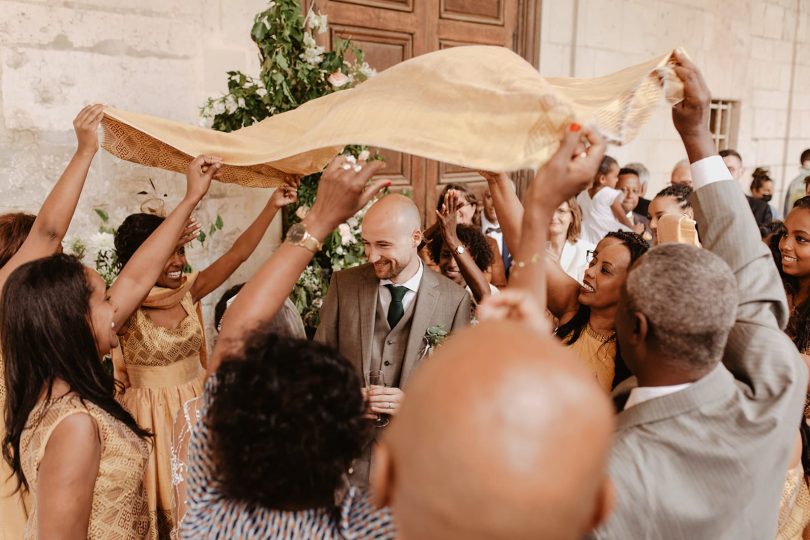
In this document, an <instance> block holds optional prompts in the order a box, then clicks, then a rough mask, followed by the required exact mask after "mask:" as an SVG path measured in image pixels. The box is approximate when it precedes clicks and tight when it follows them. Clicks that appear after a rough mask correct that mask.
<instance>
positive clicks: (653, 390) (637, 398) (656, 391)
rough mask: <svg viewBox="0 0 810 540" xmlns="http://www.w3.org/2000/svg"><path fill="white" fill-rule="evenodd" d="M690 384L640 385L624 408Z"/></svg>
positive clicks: (631, 392)
mask: <svg viewBox="0 0 810 540" xmlns="http://www.w3.org/2000/svg"><path fill="white" fill-rule="evenodd" d="M692 181H693V182H694V181H695V178H694V177H692ZM690 386H692V383H684V384H673V385H671V386H639V387H637V388H633V389H632V390H630V395H629V396H628V397H627V403H625V404H624V408H625V410H627V409H629V408H630V407H632V406H634V405H638V404H639V403H644V402H645V401H649V400H651V399H655V398H659V397H662V396H666V395H669V394H674V393H675V392H680V391H681V390H686V389H687V388H689V387H690Z"/></svg>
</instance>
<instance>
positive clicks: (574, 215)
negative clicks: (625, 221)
mask: <svg viewBox="0 0 810 540" xmlns="http://www.w3.org/2000/svg"><path fill="white" fill-rule="evenodd" d="M581 229H582V211H581V210H580V209H579V205H578V204H577V201H576V199H573V198H572V199H568V201H566V202H564V203H562V204H561V205H560V206H559V207H558V208H557V210H555V211H554V217H553V218H551V225H550V226H549V228H548V251H549V254H550V255H551V256H552V257H553V258H554V259H555V260H556V261H558V262H559V263H560V266H562V269H563V270H565V273H566V274H568V275H569V276H571V277H572V278H574V279H575V280H577V281H578V282H580V283H582V278H583V277H584V275H585V268H587V266H588V252H589V251H593V249H594V246H595V244H592V243H590V242H587V241H585V240H583V239H581V238H580V231H581Z"/></svg>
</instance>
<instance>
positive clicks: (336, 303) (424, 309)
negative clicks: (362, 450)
mask: <svg viewBox="0 0 810 540" xmlns="http://www.w3.org/2000/svg"><path fill="white" fill-rule="evenodd" d="M420 226H421V218H420V216H419V211H418V209H417V208H416V205H414V203H413V201H411V200H410V199H409V198H407V197H404V196H402V195H388V196H386V197H383V198H382V199H380V200H379V201H378V202H377V203H376V204H374V206H372V207H371V208H370V209H369V211H368V212H367V213H366V216H365V218H364V219H363V230H362V237H363V244H364V246H365V251H366V256H367V257H368V260H369V262H368V264H365V265H362V266H359V267H356V268H351V269H349V270H343V271H341V272H335V273H334V274H333V276H332V281H331V283H330V284H329V291H328V292H327V295H326V298H325V299H324V303H323V307H322V308H321V324H320V326H318V331H317V333H316V334H315V339H316V340H318V341H320V342H321V343H325V344H327V345H331V346H332V347H334V348H336V349H337V350H338V351H339V352H340V353H341V354H342V355H343V356H345V357H346V358H347V359H349V360H350V361H351V362H353V363H354V365H355V367H356V368H357V373H358V374H359V375H360V376H361V377H363V378H365V377H366V375H367V374H368V373H369V371H372V370H375V371H376V370H381V371H382V372H383V374H384V376H385V383H386V386H387V388H374V389H372V390H370V391H369V406H370V409H369V412H370V413H371V414H373V415H377V414H384V415H395V414H396V413H397V409H398V408H399V405H400V403H401V402H402V397H403V395H404V394H403V390H402V389H403V388H404V387H405V385H406V384H407V382H408V378H409V377H410V375H411V372H412V371H413V369H414V368H415V367H416V366H417V365H418V364H419V361H420V360H421V358H422V354H423V351H424V347H425V333H426V332H427V330H428V329H429V328H434V327H441V328H442V329H443V330H445V331H447V332H450V331H453V330H456V329H458V328H460V327H463V326H466V325H467V324H469V322H470V315H471V305H470V303H471V302H470V297H469V295H468V294H467V291H465V290H464V289H463V288H461V287H459V286H458V285H456V284H455V283H453V282H452V281H451V280H449V279H447V278H445V277H444V276H442V275H440V274H437V273H436V272H434V271H432V270H430V269H429V268H427V267H425V265H423V264H422V261H421V259H420V258H419V255H418V254H417V247H418V246H419V243H420V242H421V240H422V232H421V228H420ZM369 456H370V450H369V452H367V453H366V454H365V455H364V457H363V458H361V459H360V460H358V462H356V463H355V466H354V468H353V473H352V482H354V483H356V484H359V485H363V484H365V483H367V482H368V468H369V462H370V458H369Z"/></svg>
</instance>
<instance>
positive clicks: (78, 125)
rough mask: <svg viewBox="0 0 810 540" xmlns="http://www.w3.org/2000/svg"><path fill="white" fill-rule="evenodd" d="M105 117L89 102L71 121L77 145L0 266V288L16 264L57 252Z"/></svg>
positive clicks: (100, 109) (15, 267) (76, 202)
mask: <svg viewBox="0 0 810 540" xmlns="http://www.w3.org/2000/svg"><path fill="white" fill-rule="evenodd" d="M103 116H104V105H88V106H87V107H85V108H84V109H82V110H81V112H79V114H78V115H77V116H76V119H75V120H73V129H74V130H75V131H76V139H77V140H78V146H77V147H76V152H75V153H74V154H73V157H72V158H71V159H70V162H69V163H68V165H67V167H66V168H65V172H63V173H62V176H61V177H60V178H59V180H58V181H57V182H56V185H55V186H54V187H53V189H52V190H51V192H50V193H49V194H48V197H47V198H46V199H45V202H44V203H42V207H41V208H40V209H39V213H38V214H37V218H36V220H35V221H34V225H33V226H32V227H31V232H30V233H29V234H28V237H27V238H26V239H25V242H23V244H22V246H20V249H19V251H17V253H16V254H15V255H14V256H13V257H11V259H10V260H9V261H8V263H6V265H5V266H4V267H3V268H0V289H2V287H3V285H5V282H6V279H7V278H8V276H9V275H10V274H11V272H13V271H14V270H15V269H17V268H18V267H19V266H21V265H23V264H25V263H27V262H28V261H33V260H34V259H39V258H41V257H47V256H48V255H52V254H54V253H56V252H58V251H59V249H60V248H61V246H62V239H63V238H64V237H65V234H66V233H67V230H68V227H70V221H71V220H72V219H73V213H74V212H75V211H76V205H77V204H79V196H80V195H81V193H82V189H83V188H84V181H85V180H86V179H87V172H88V171H89V170H90V163H92V161H93V157H94V156H95V155H96V152H97V151H98V125H99V122H101V118H102V117H103Z"/></svg>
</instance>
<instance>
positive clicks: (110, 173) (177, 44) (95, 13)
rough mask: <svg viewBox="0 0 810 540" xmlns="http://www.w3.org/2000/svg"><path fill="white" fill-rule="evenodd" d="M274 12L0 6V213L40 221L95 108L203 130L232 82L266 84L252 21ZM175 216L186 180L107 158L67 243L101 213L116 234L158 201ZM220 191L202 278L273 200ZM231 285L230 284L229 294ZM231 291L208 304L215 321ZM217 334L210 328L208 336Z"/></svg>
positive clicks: (217, 1)
mask: <svg viewBox="0 0 810 540" xmlns="http://www.w3.org/2000/svg"><path fill="white" fill-rule="evenodd" d="M265 5H266V2H265V1H264V0H238V1H229V0H138V1H137V2H120V1H119V0H78V1H55V0H51V1H47V0H28V1H20V2H13V1H6V0H0V190H1V191H0V193H1V194H2V195H1V196H0V213H3V212H8V211H12V210H26V211H30V212H36V211H37V210H38V208H39V205H40V204H41V202H42V200H43V199H44V197H45V195H46V194H47V193H48V191H49V190H50V188H51V186H52V185H53V183H54V182H55V181H56V179H57V178H58V177H59V175H60V174H61V172H62V170H63V168H64V166H65V165H66V163H67V161H68V160H69V158H70V156H71V154H72V152H73V150H74V149H75V136H74V134H73V130H72V125H71V122H72V120H73V118H74V116H75V115H76V113H77V112H78V111H79V110H80V109H81V108H82V107H83V106H84V105H86V104H88V103H93V102H101V103H106V104H110V105H113V106H115V107H120V108H122V109H128V110H133V111H138V112H143V113H147V114H153V115H157V116H162V117H166V118H170V119H173V120H177V121H180V122H187V123H197V122H198V120H199V117H198V108H199V106H200V105H202V103H203V102H204V100H205V98H206V97H208V96H212V95H218V94H220V93H222V92H223V91H225V90H226V83H225V79H226V75H225V72H226V71H228V70H232V69H240V70H247V71H248V72H251V73H257V72H258V60H257V52H256V47H255V45H254V44H253V42H252V41H250V35H249V34H250V28H251V26H252V21H253V15H254V14H256V13H257V12H259V11H260V10H261V9H263V7H264V6H265ZM150 179H151V180H152V181H153V182H154V184H155V185H156V188H157V195H159V196H161V197H163V196H164V195H165V196H166V197H165V199H166V208H167V209H170V208H171V207H173V205H174V204H175V203H176V202H177V201H178V200H179V198H180V197H181V196H182V194H183V192H184V185H185V183H184V177H183V176H182V175H178V174H173V173H167V172H165V171H160V170H157V169H151V168H147V167H141V166H136V165H133V164H130V163H127V162H123V161H120V160H118V159H116V158H113V157H112V156H110V155H109V154H107V153H106V152H104V151H103V150H101V151H99V153H98V154H97V156H96V158H95V160H94V162H93V165H92V168H91V170H90V174H89V177H88V180H87V184H86V187H85V190H84V193H83V195H82V199H81V202H80V205H79V208H78V210H77V212H76V216H75V219H74V221H73V224H72V226H71V228H70V231H69V233H68V238H69V239H70V238H72V237H76V236H82V237H88V236H90V235H91V234H92V233H93V232H95V231H96V230H97V229H98V226H99V219H98V217H97V215H96V213H95V212H94V211H93V209H94V208H100V209H103V210H105V211H107V212H108V213H109V214H110V216H111V222H112V223H113V224H114V225H117V224H119V223H120V222H121V221H122V220H123V219H124V217H126V216H127V215H128V214H130V213H132V212H137V211H139V208H140V205H141V202H142V201H143V199H144V197H143V196H138V195H137V193H138V192H139V191H144V190H145V191H150V192H151V191H152V188H151V186H150V183H149V180H150ZM270 193H271V191H270V190H255V189H248V188H239V187H235V186H226V185H222V184H218V183H216V182H215V183H214V186H213V187H212V188H211V191H210V193H209V195H208V197H207V198H206V199H205V200H204V201H203V202H202V203H201V205H200V207H199V209H198V210H197V212H196V216H197V218H198V219H199V221H201V222H202V223H203V224H204V225H209V224H211V223H213V221H214V220H215V218H216V216H217V215H221V216H222V217H223V219H224V222H225V227H224V229H223V230H222V231H221V232H220V233H218V234H217V235H215V236H214V237H213V238H212V239H211V241H208V242H206V243H205V245H204V246H202V247H201V246H199V244H197V243H196V242H195V244H194V245H193V246H192V247H191V248H190V250H189V260H190V263H191V264H192V266H194V267H196V268H201V267H204V266H206V265H207V264H208V263H210V262H211V261H213V260H214V259H215V258H216V257H217V256H218V255H219V254H221V253H223V252H224V250H226V249H227V248H228V247H229V246H230V245H231V243H232V241H233V240H234V239H235V238H236V236H238V234H239V233H240V232H241V231H242V230H244V228H246V227H247V225H249V224H250V222H251V221H252V219H253V218H254V216H256V215H257V214H258V213H259V211H260V210H261V209H262V207H263V205H264V203H265V201H266V200H267V198H268V197H269V196H270ZM279 237H280V220H278V219H277V220H276V221H275V222H274V223H273V225H272V226H271V228H270V230H269V231H268V233H267V234H266V236H265V238H264V240H263V241H262V244H261V245H260V246H259V248H258V249H257V252H256V253H255V254H254V256H253V257H252V258H251V259H250V260H249V261H248V262H247V263H246V264H244V265H243V266H242V268H240V270H239V271H237V273H236V274H235V275H234V276H233V277H232V278H231V279H230V280H229V281H228V284H231V283H238V282H241V281H244V280H245V279H246V278H247V277H248V276H249V275H250V274H251V273H252V271H253V270H255V269H256V268H257V265H258V264H260V263H261V262H262V261H263V260H264V258H266V257H267V255H268V254H269V253H270V252H271V251H272V250H273V248H274V247H275V246H276V245H277V244H278V241H279ZM226 285H227V284H226ZM222 290H223V289H220V290H218V291H215V292H214V293H212V294H211V295H210V296H209V297H208V299H207V301H206V302H205V307H206V319H207V320H209V321H211V320H212V319H213V316H212V305H213V303H215V302H216V300H217V299H218V298H219V296H220V294H221V292H222ZM209 330H210V328H209Z"/></svg>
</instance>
